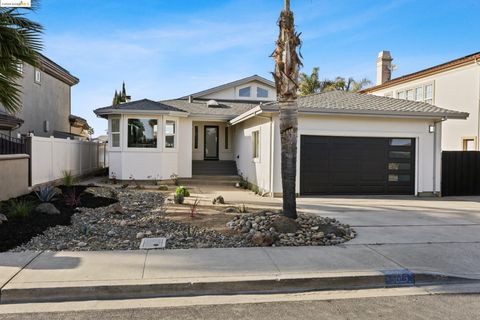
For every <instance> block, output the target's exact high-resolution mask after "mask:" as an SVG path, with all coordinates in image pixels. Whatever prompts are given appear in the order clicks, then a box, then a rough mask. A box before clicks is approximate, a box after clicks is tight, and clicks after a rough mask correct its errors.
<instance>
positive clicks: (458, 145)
mask: <svg viewBox="0 0 480 320" xmlns="http://www.w3.org/2000/svg"><path fill="white" fill-rule="evenodd" d="M392 60H393V59H392V57H391V54H390V52H388V51H382V52H380V53H379V55H378V58H377V83H376V86H374V87H371V88H368V89H365V90H363V91H362V92H363V93H369V94H373V95H377V96H385V97H393V98H398V99H406V100H411V101H421V102H426V103H429V104H432V105H436V106H440V107H448V108H450V109H452V110H456V111H460V112H467V113H469V114H470V116H469V117H468V119H467V120H466V121H447V122H446V123H444V124H443V126H442V150H451V151H459V150H480V146H479V140H478V138H479V135H480V118H479V110H480V52H477V53H474V54H470V55H468V56H465V57H461V58H458V59H455V60H452V61H448V62H445V63H442V64H439V65H437V66H433V67H430V68H427V69H424V70H420V71H417V72H414V73H411V74H407V75H404V76H401V77H398V78H394V79H391V76H392V70H393V68H392Z"/></svg>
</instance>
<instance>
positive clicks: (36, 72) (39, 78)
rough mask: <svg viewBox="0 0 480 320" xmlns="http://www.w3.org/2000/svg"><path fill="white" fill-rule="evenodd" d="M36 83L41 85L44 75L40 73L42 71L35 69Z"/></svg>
mask: <svg viewBox="0 0 480 320" xmlns="http://www.w3.org/2000/svg"><path fill="white" fill-rule="evenodd" d="M34 80H35V82H36V83H40V82H41V81H42V74H41V72H40V70H38V69H35V79H34Z"/></svg>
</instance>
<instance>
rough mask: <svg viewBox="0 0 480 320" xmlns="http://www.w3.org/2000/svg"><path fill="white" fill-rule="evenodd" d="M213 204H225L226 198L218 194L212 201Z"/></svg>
mask: <svg viewBox="0 0 480 320" xmlns="http://www.w3.org/2000/svg"><path fill="white" fill-rule="evenodd" d="M212 203H213V204H217V203H218V204H225V199H223V197H222V196H218V197H216V198H215V199H213V201H212Z"/></svg>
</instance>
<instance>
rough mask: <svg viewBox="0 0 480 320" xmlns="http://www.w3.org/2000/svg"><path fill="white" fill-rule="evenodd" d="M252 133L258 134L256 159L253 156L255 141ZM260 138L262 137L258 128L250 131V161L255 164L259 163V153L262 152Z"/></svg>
mask: <svg viewBox="0 0 480 320" xmlns="http://www.w3.org/2000/svg"><path fill="white" fill-rule="evenodd" d="M254 133H258V148H257V153H258V155H257V157H255V156H254V154H255V140H254V139H253V136H254ZM261 137H262V132H261V129H260V128H258V129H255V130H252V134H251V140H252V141H251V145H252V161H253V162H255V163H260V159H261V151H262V147H261V145H262V143H261Z"/></svg>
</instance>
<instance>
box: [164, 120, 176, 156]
mask: <svg viewBox="0 0 480 320" xmlns="http://www.w3.org/2000/svg"><path fill="white" fill-rule="evenodd" d="M176 133H177V129H176V123H175V121H174V120H166V121H165V148H171V149H173V148H175V136H176Z"/></svg>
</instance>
